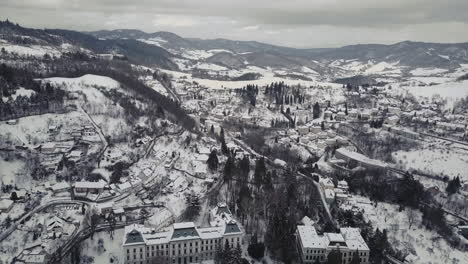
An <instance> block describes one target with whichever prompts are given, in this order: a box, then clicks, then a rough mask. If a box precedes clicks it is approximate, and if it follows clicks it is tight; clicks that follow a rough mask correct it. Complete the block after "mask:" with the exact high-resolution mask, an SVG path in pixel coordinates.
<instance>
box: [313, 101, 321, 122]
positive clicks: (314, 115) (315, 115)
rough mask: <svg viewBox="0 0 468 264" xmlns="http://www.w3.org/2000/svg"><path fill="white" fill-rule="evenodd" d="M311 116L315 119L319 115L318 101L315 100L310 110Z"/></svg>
mask: <svg viewBox="0 0 468 264" xmlns="http://www.w3.org/2000/svg"><path fill="white" fill-rule="evenodd" d="M312 116H313V118H314V119H317V118H319V117H320V105H319V103H318V102H315V104H314V109H313V110H312Z"/></svg>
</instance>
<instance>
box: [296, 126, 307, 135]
mask: <svg viewBox="0 0 468 264" xmlns="http://www.w3.org/2000/svg"><path fill="white" fill-rule="evenodd" d="M296 130H297V132H298V133H299V134H300V135H305V134H307V133H309V127H306V126H300V127H297V128H296Z"/></svg>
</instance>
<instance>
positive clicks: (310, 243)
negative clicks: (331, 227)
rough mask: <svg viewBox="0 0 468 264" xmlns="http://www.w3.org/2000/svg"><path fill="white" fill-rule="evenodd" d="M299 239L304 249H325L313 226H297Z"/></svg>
mask: <svg viewBox="0 0 468 264" xmlns="http://www.w3.org/2000/svg"><path fill="white" fill-rule="evenodd" d="M297 231H298V233H299V238H300V239H301V243H302V246H303V247H304V248H325V246H326V245H325V244H324V243H323V242H324V241H323V239H322V238H321V237H320V236H319V235H318V234H317V231H316V230H315V228H314V227H313V226H303V225H300V226H297Z"/></svg>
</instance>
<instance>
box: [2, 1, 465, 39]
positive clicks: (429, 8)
mask: <svg viewBox="0 0 468 264" xmlns="http://www.w3.org/2000/svg"><path fill="white" fill-rule="evenodd" d="M0 6H1V8H0V17H2V18H9V19H10V20H13V21H15V22H18V23H21V24H25V25H26V26H32V27H48V28H69V29H76V30H97V29H115V28H137V29H142V30H145V31H148V32H154V31H159V30H168V31H174V32H175V33H178V34H181V35H183V36H190V37H202V38H213V37H229V38H237V39H240V40H260V41H267V42H271V43H276V44H288V45H293V46H311V44H310V43H311V42H313V44H312V46H326V45H343V44H352V43H357V42H361V43H366V42H380V43H388V42H395V41H399V40H405V39H410V40H425V41H433V40H437V39H438V40H439V41H440V42H454V41H467V40H468V36H466V32H465V34H463V32H464V30H465V29H466V28H467V24H468V1H466V0H445V1H440V0H393V1H391V0H380V1H376V0H361V1H351V0H335V1H331V0H313V1H311V0H289V1H276V0H237V1H231V0H230V1H227V0H203V1H202V0H177V1H174V0H133V1H128V0H22V1H18V0H0ZM436 28H437V29H440V30H441V31H439V32H435V31H434V30H431V29H436ZM246 29H248V30H246ZM348 32H353V35H350V34H348ZM272 33H273V34H272ZM318 35H320V38H319V39H318V38H317V36H318ZM460 35H462V36H460ZM279 36H282V38H281V39H279Z"/></svg>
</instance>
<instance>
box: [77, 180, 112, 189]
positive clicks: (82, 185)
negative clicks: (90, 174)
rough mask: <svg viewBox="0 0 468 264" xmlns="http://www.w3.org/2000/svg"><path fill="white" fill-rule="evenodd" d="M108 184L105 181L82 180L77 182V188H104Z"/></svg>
mask: <svg viewBox="0 0 468 264" xmlns="http://www.w3.org/2000/svg"><path fill="white" fill-rule="evenodd" d="M104 186H106V182H105V181H98V182H90V181H82V182H75V188H83V189H103V188H104Z"/></svg>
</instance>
